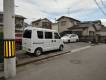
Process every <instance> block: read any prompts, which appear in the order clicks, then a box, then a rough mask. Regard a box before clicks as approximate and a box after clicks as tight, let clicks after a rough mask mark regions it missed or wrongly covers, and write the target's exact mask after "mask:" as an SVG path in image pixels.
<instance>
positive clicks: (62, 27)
mask: <svg viewBox="0 0 106 80" xmlns="http://www.w3.org/2000/svg"><path fill="white" fill-rule="evenodd" d="M57 21H58V31H59V33H62V32H64V31H67V30H68V28H70V27H73V26H75V25H78V24H79V23H80V21H79V20H76V19H74V18H71V17H67V16H61V17H60V18H59V19H57Z"/></svg>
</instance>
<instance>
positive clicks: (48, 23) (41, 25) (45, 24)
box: [32, 18, 52, 29]
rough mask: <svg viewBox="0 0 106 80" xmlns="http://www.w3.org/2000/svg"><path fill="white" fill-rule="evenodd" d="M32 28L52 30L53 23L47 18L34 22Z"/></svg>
mask: <svg viewBox="0 0 106 80" xmlns="http://www.w3.org/2000/svg"><path fill="white" fill-rule="evenodd" d="M32 27H37V28H46V29H52V22H51V21H50V20H48V19H47V18H44V19H38V20H36V21H32Z"/></svg>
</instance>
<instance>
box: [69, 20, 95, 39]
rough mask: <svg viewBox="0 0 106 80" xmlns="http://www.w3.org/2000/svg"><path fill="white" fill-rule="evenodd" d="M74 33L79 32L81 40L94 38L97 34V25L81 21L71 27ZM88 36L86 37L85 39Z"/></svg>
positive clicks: (70, 29)
mask: <svg viewBox="0 0 106 80" xmlns="http://www.w3.org/2000/svg"><path fill="white" fill-rule="evenodd" d="M69 31H71V32H72V33H74V34H77V35H78V36H79V38H80V40H81V41H82V40H86V39H87V40H92V39H93V38H94V37H95V35H96V27H95V26H94V25H93V24H90V23H85V22H84V23H80V24H79V25H76V26H73V27H70V28H69ZM85 38H86V39H85Z"/></svg>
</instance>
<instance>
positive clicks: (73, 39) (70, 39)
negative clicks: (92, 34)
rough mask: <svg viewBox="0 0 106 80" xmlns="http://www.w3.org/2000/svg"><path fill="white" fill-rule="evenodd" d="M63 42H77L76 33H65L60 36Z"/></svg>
mask: <svg viewBox="0 0 106 80" xmlns="http://www.w3.org/2000/svg"><path fill="white" fill-rule="evenodd" d="M61 39H62V40H63V42H68V43H70V42H77V41H78V40H79V37H78V35H76V34H66V35H65V36H63V37H61Z"/></svg>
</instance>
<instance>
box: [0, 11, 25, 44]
mask: <svg viewBox="0 0 106 80" xmlns="http://www.w3.org/2000/svg"><path fill="white" fill-rule="evenodd" d="M24 19H26V18H25V17H23V16H21V15H15V39H16V43H17V44H21V40H22V33H23V29H24ZM0 32H3V12H0Z"/></svg>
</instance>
